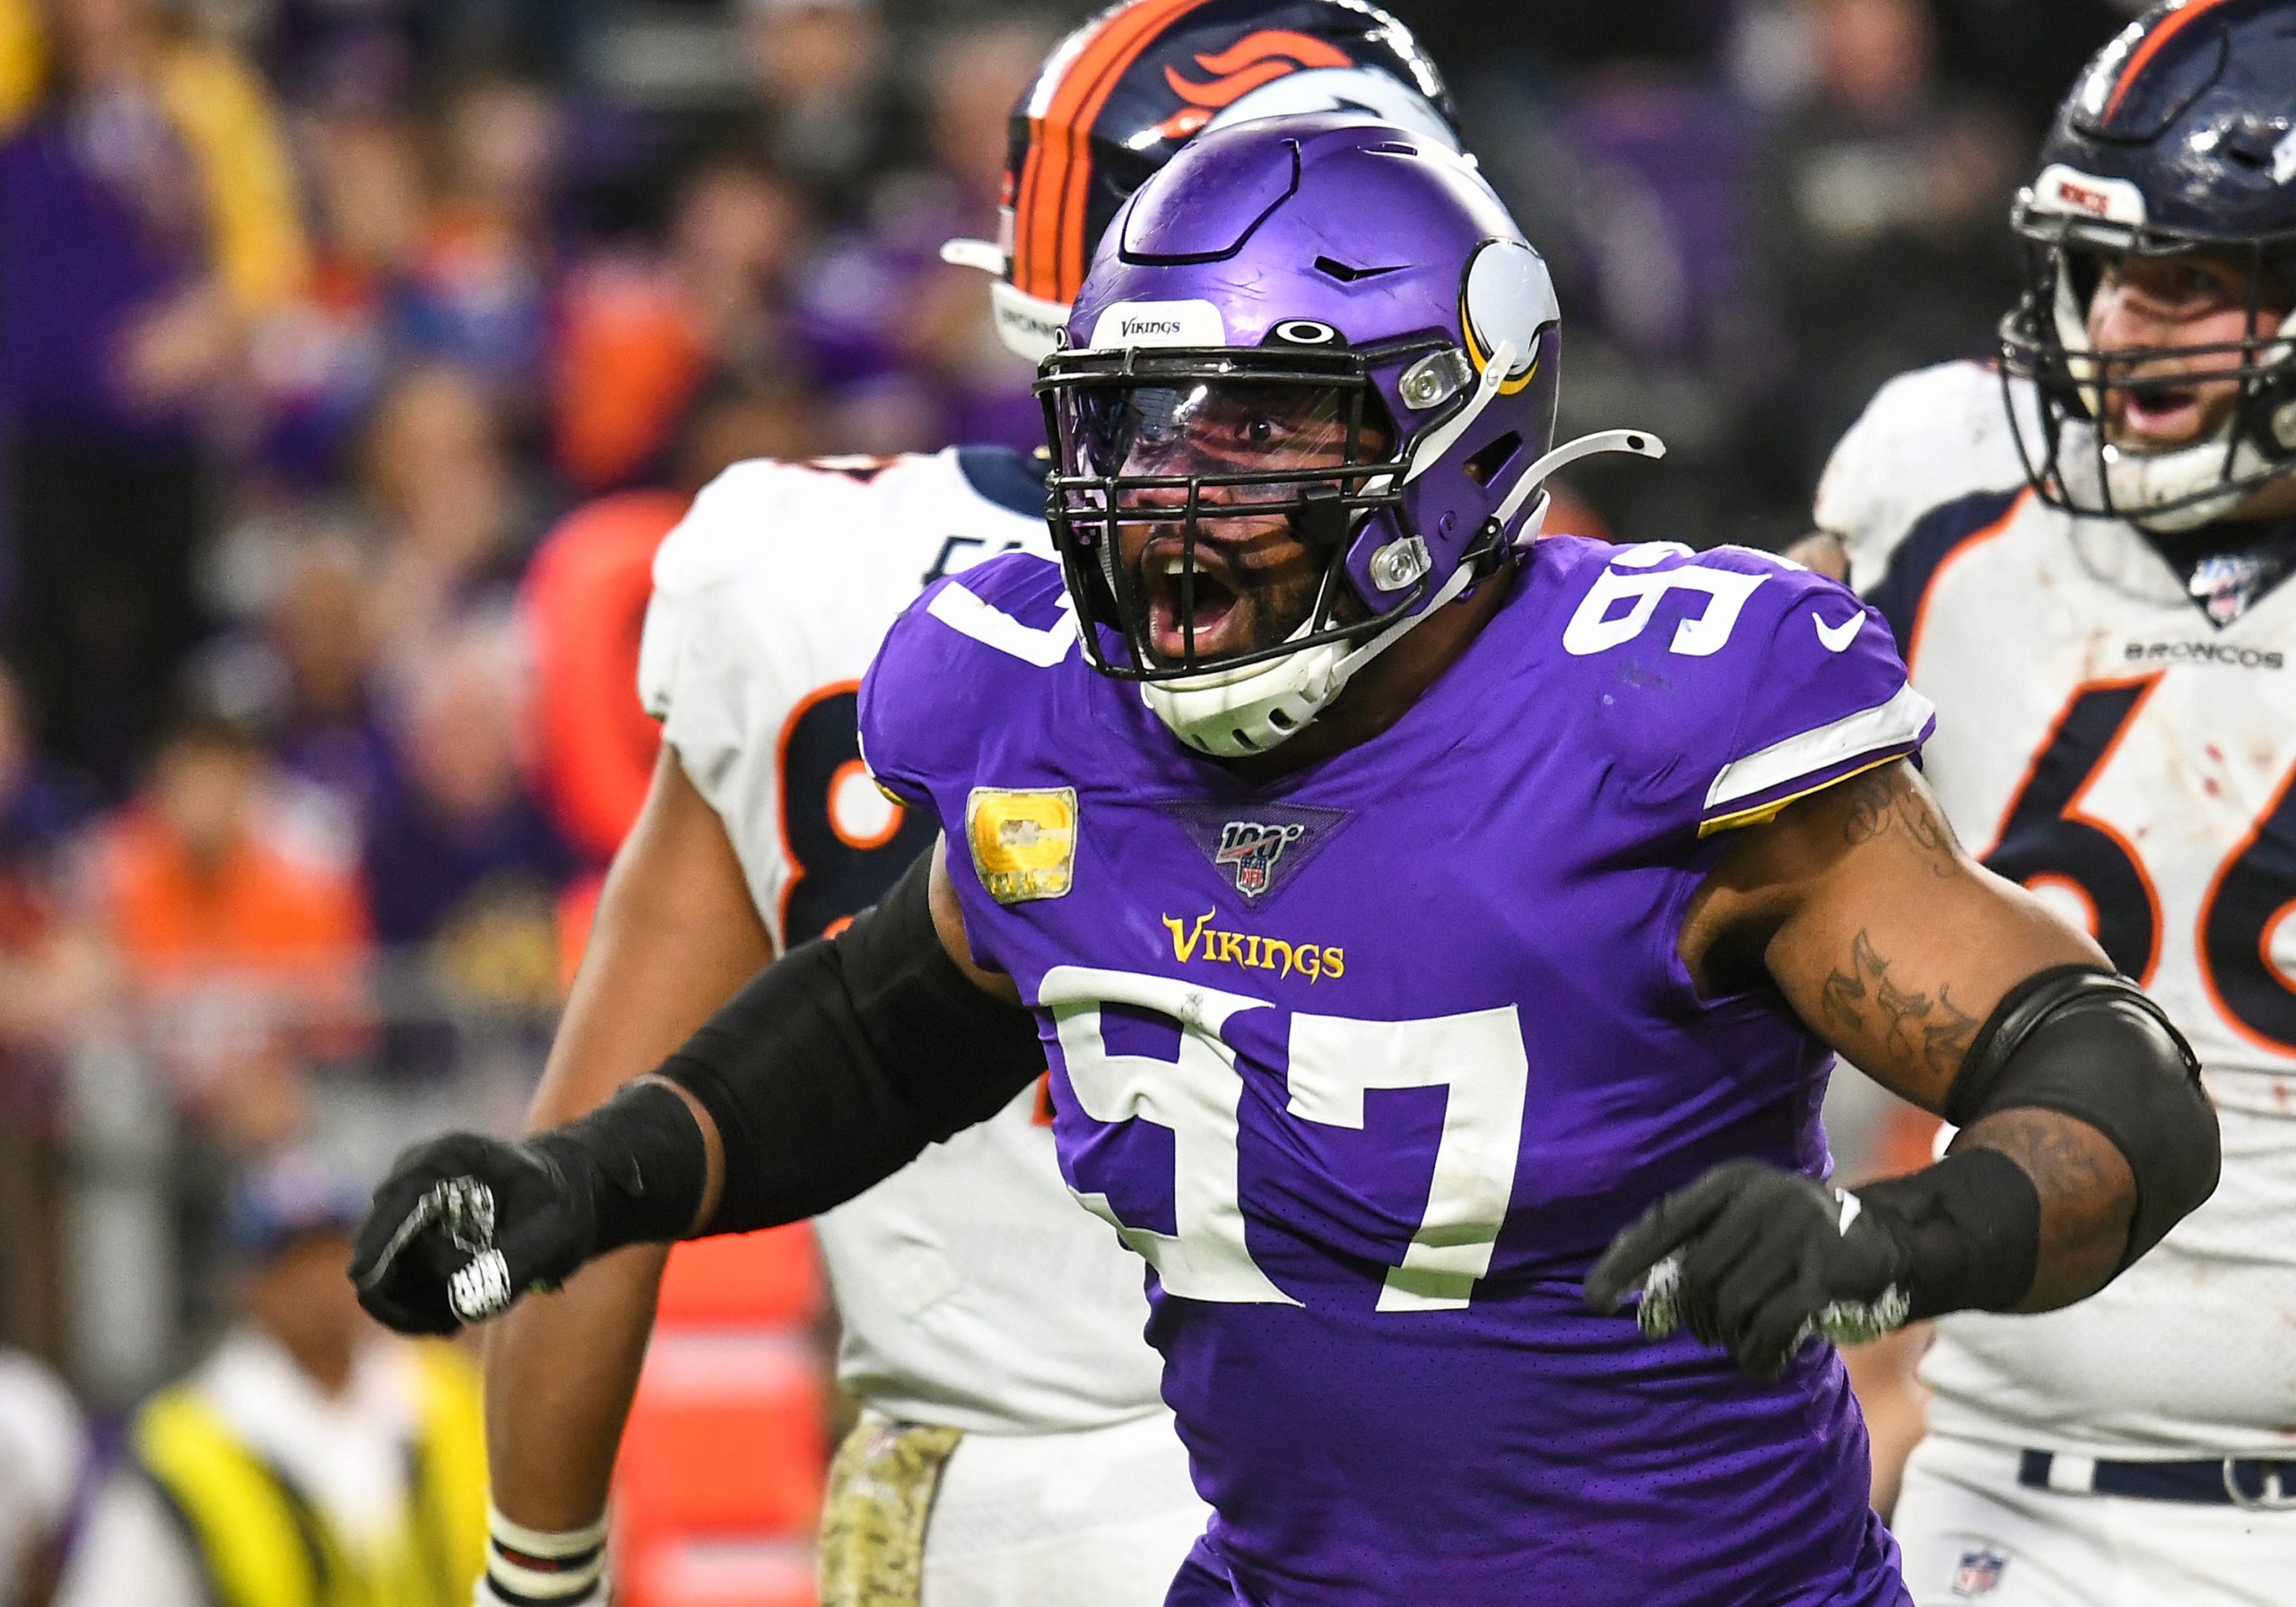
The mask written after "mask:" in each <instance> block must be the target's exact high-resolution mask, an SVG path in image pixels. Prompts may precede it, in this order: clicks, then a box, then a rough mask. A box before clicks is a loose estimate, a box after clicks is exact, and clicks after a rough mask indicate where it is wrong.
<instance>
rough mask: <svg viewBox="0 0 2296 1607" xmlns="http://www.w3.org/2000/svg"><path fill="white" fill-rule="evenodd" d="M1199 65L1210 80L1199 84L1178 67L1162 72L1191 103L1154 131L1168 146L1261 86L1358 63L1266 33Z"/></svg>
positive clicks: (1277, 31) (1338, 52)
mask: <svg viewBox="0 0 2296 1607" xmlns="http://www.w3.org/2000/svg"><path fill="white" fill-rule="evenodd" d="M1353 65H1355V59H1354V57H1352V56H1349V55H1348V54H1347V52H1346V51H1344V50H1342V49H1341V48H1339V47H1338V46H1336V45H1335V44H1333V43H1331V42H1330V41H1329V40H1328V39H1317V38H1314V37H1313V36H1312V35H1309V34H1305V33H1294V32H1292V31H1291V30H1289V29H1283V28H1263V29H1261V30H1259V31H1257V33H1248V34H1246V35H1245V36H1244V37H1243V38H1242V39H1238V40H1237V41H1236V42H1235V43H1234V44H1232V45H1231V46H1229V47H1228V48H1226V49H1225V50H1217V51H1213V52H1211V53H1210V54H1204V53H1198V55H1197V56H1196V66H1197V67H1199V68H1200V69H1202V70H1203V71H1204V72H1206V73H1209V74H1212V76H1211V77H1210V78H1208V79H1206V80H1205V81H1203V82H1201V83H1199V82H1197V81H1196V80H1195V79H1193V78H1190V77H1188V76H1187V75H1186V74H1183V73H1182V72H1181V71H1180V70H1179V69H1178V67H1166V68H1165V69H1164V82H1165V83H1167V84H1169V85H1170V86H1171V91H1172V93H1174V94H1175V95H1178V97H1179V98H1180V99H1181V100H1184V101H1186V102H1187V105H1185V106H1183V107H1181V108H1180V109H1179V110H1178V111H1176V112H1174V113H1173V114H1172V115H1171V116H1170V117H1166V118H1165V119H1164V120H1163V121H1162V122H1161V123H1159V124H1157V125H1156V132H1157V133H1158V134H1161V135H1163V136H1164V137H1165V138H1166V139H1168V140H1184V139H1186V138H1187V136H1188V135H1192V134H1194V133H1196V131H1197V130H1199V129H1201V128H1202V127H1203V126H1205V124H1206V123H1209V122H1210V121H1212V119H1213V117H1215V116H1217V115H1218V114H1219V113H1220V112H1222V110H1224V109H1227V108H1228V107H1231V106H1233V105H1234V104H1235V103H1236V102H1237V101H1239V100H1242V99H1243V98H1244V97H1245V96H1246V95H1248V94H1250V93H1251V92H1252V91H1254V90H1256V89H1258V88H1259V87H1260V86H1261V85H1263V84H1268V83H1274V82H1275V81H1276V80H1277V79H1279V78H1283V77H1286V76H1289V75H1290V74H1293V73H1296V72H1299V71H1300V69H1301V68H1303V67H1352V66H1353Z"/></svg>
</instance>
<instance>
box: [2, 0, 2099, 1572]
mask: <svg viewBox="0 0 2296 1607" xmlns="http://www.w3.org/2000/svg"><path fill="white" fill-rule="evenodd" d="M1086 9H1087V8H1086V7H1085V6H1083V5H1081V4H1067V5H1048V4H1035V3H1033V0H1026V3H1019V0H995V3H992V0H0V1345H4V1346H11V1347H15V1348H17V1349H19V1350H21V1351H27V1352H30V1354H31V1355H34V1356H38V1357H41V1358H45V1359H47V1361H48V1362H49V1363H51V1364H53V1366H54V1367H55V1368H57V1369H59V1370H60V1371H61V1372H62V1374H63V1375H64V1377H66V1378H67V1379H68V1380H69V1381H70V1384H71V1385H72V1387H73V1388H74V1391H75V1392H76V1394H77V1396H78V1398H79V1400H80V1401H81V1402H82V1403H83V1404H84V1405H86V1406H87V1407H89V1408H90V1409H91V1410H92V1411H93V1412H94V1413H95V1414H96V1418H97V1420H99V1421H105V1420H110V1417H109V1416H108V1414H117V1412H119V1411H120V1410H121V1409H122V1408H124V1407H126V1405H127V1404H129V1403H132V1402H133V1401H135V1399H137V1398H138V1397H139V1396H140V1395H141V1394H143V1392H145V1391H147V1390H148V1389H149V1388H151V1387H152V1385H155V1384H157V1383H159V1382H160V1381H161V1380H163V1379H164V1378H166V1377H169V1376H170V1375H171V1374H172V1373H174V1372H175V1371H176V1370H178V1368H181V1367H182V1366H183V1365H185V1364H186V1363H187V1360H188V1359H191V1358H192V1357H194V1356H196V1354H198V1353H199V1351H200V1349H201V1347H202V1346H203V1345H204V1343H206V1342H208V1341H209V1340H210V1339H211V1338H212V1336H213V1333H215V1332H216V1330H217V1328H218V1326H219V1325H221V1324H222V1322H224V1321H225V1320H226V1318H227V1316H228V1310H229V1307H230V1304H231V1300H232V1299H233V1297H232V1295H231V1293H230V1291H231V1290H235V1289H239V1288H240V1287H241V1284H240V1283H239V1282H235V1281H234V1278H235V1276H236V1274H235V1273H234V1264H233V1262H232V1260H231V1258H230V1251H229V1249H228V1248H227V1246H228V1245H229V1243H230V1234H229V1233H228V1232H227V1231H225V1230H224V1229H226V1228H227V1227H228V1223H227V1222H226V1220H225V1218H226V1216H227V1214H228V1213H227V1212H226V1211H225V1208H224V1203H225V1202H226V1200H227V1199H228V1198H229V1197H230V1181H231V1179H232V1178H233V1177H234V1176H236V1175H237V1174H238V1173H239V1172H241V1171H243V1170H244V1169H245V1168H248V1166H249V1165H250V1164H251V1163H252V1162H254V1161H255V1160H257V1159H258V1158H261V1157H265V1156H267V1155H270V1154H272V1153H273V1152H274V1151H277V1150H278V1149H279V1148H280V1147H281V1146H283V1145H291V1144H292V1145H300V1146H304V1147H305V1148H306V1149H309V1151H312V1152H314V1153H317V1154H319V1155H321V1156H324V1157H326V1163H327V1164H329V1165H331V1166H333V1167H335V1168H337V1169H338V1170H339V1171H340V1173H341V1174H342V1176H343V1177H344V1178H346V1179H348V1180H350V1181H352V1182H357V1181H361V1180H363V1179H365V1178H368V1177H371V1176H372V1175H374V1174H375V1173H377V1172H378V1171H379V1169H380V1168H381V1167H382V1165H383V1164H384V1163H385V1162H386V1161H387V1159H388V1157H389V1156H390V1154H391V1153H392V1152H394V1151H396V1148H397V1147H399V1145H400V1144H401V1143H402V1142H405V1141H406V1140H408V1139H410V1138H412V1137H413V1136H415V1135H417V1134H421V1133H423V1132H427V1131H429V1130H431V1129H432V1128H434V1127H436V1126H437V1125H440V1124H441V1123H442V1122H444V1121H445V1120H447V1119H448V1117H449V1116H452V1117H454V1118H456V1119H460V1120H475V1121H479V1122H482V1123H484V1124H487V1125H495V1126H508V1125H511V1124H513V1123H514V1122H515V1121H516V1120H517V1113H518V1111H519V1109H520V1108H521V1106H522V1104H523V1101H524V1099H525V1096H526V1091H527V1090H528V1089H529V1088H530V1087H531V1084H532V1081H533V1080H534V1077H535V1074H536V1072H537V1070H538V1067H539V1065H540V1061H541V1055H542V1053H543V1051H544V1047H546V1045H547V1042H548V1038H549V1032H550V1029H551V1025H552V1016H553V1010H554V1004H555V1001H556V999H557V997H558V992H559V987H560V985H561V976H562V973H563V969H564V964H565V954H566V952H567V951H568V949H569V946H570V942H569V940H570V938H574V937H578V934H579V932H580V931H581V929H582V923H583V921H584V918H585V916H584V911H585V908H586V905H585V902H584V899H585V890H586V889H587V887H588V886H590V885H591V884H592V882H593V881H594V879H595V877H596V873H597V872H598V871H599V869H600V868H601V866H602V865H603V864H604V859H605V857H606V856H608V855H609V854H610V853H611V850H612V847H613V837H614V833H615V830H617V829H618V828H617V825H616V822H617V821H620V820H621V819H622V818H625V813H626V808H627V803H628V800H629V798H630V797H631V796H632V795H633V794H632V791H631V789H632V788H633V787H642V785H643V777H644V774H645V769H646V766H647V762H648V751H649V749H648V744H649V743H650V742H651V737H650V734H649V730H648V727H647V726H646V724H645V722H644V720H643V718H642V717H641V716H639V713H638V711H637V708H636V703H635V698H634V693H632V692H631V691H629V690H628V673H627V672H628V667H629V665H630V664H631V660H632V657H633V656H634V644H635V632H636V627H637V622H638V619H639V614H640V612H641V611H642V607H643V602H644V559H645V554H646V552H648V551H649V550H650V543H651V542H652V541H653V540H654V539H657V538H658V536H659V534H661V532H662V531H663V530H664V529H665V528H666V527H667V525H668V523H669V522H670V521H671V520H673V519H674V517H675V515H676V511H677V509H678V508H679V507H681V506H682V503H683V498H685V497H686V496H689V495H690V494H691V491H693V489H694V488H696V487H697V486H698V485H700V483H701V482H704V481H705V480H707V479H708V478H709V476H710V475H711V474H713V473H715V472H716V471H717V470H718V469H719V468H720V467H722V466H724V465H726V464H727V463H729V462H732V461H734V460H735V459H738V458H741V457H745V456H756V455H770V456H809V455H814V454H819V453H824V452H838V453H891V452H896V451H900V450H906V449H910V448H918V447H935V446H939V445H943V444H945V443H948V442H951V441H953V440H984V439H985V440H994V441H1005V442H1011V443H1013V444H1015V445H1021V446H1027V445H1030V444H1032V443H1033V442H1034V441H1035V440H1036V439H1037V436H1038V430H1039V424H1038V415H1037V413H1036V411H1035V408H1034V405H1033V404H1032V403H1031V401H1030V399H1029V396H1028V392H1027V385H1028V381H1029V378H1030V377H1031V376H1030V373H1029V371H1028V369H1026V367H1025V366H1024V365H1022V364H1019V363H1016V362H1015V361H1014V360H1012V359H1011V358H1009V357H1008V356H1006V355H1005V353H1004V352H1003V351H1002V349H1001V348H1000V347H999V346H998V345H997V344H996V341H995V339H994V337H993V334H992V333H991V331H990V328H989V325H988V321H987V317H986V316H985V315H986V305H987V299H986V293H985V286H984V284H983V282H981V280H980V279H979V277H978V275H977V274H970V273H968V272H966V271H964V270H959V269H952V268H947V267H944V266H943V265H941V264H940V263H939V261H938V260H937V257H936V255H935V253H936V249H937V248H938V246H939V245H940V243H941V242H942V241H943V240H944V239H947V238H949V237H951V236H952V235H974V236H988V237H990V238H993V236H994V231H995V227H996V218H995V208H996V199H997V188H998V178H999V172H1000V168H1001V164H1002V160H1003V155H1004V150H1005V120H1006V117H1007V115H1008V111H1009V109H1010V107H1011V105H1012V102H1013V98H1014V96H1015V94H1016V92H1017V91H1018V90H1019V89H1020V87H1021V86H1022V84H1023V83H1024V82H1025V81H1026V79H1027V78H1028V76H1029V75H1030V74H1031V71H1032V70H1033V68H1034V66H1035V65H1036V64H1037V62H1038V60H1039V57H1040V56H1041V54H1042V53H1043V50H1044V49H1045V48H1046V46H1047V45H1048V43H1049V41H1050V40H1051V39H1054V38H1055V37H1057V35H1058V33H1059V32H1061V31H1063V30H1065V29H1066V28H1068V27H1070V26H1073V25H1074V23H1075V22H1078V21H1079V20H1081V18H1082V15H1083V13H1084V11H1085V10H1086ZM1391 9H1392V10H1394V11H1395V12H1396V13H1398V14H1400V15H1401V16H1402V17H1403V18H1404V20H1405V21H1406V22H1410V23H1411V24H1412V25H1413V27H1414V28H1415V29H1417V30H1418V31H1419V33H1420V36H1421V38H1422V41H1423V42H1424V43H1425V44H1426V45H1427V47H1428V48H1429V49H1430V50H1431V53H1432V54H1433V55H1434V56H1435V57H1436V59H1437V61H1438V62H1439V64H1440V65H1441V66H1442V67H1443V68H1444V70H1445V71H1446V73H1447V74H1448V75H1449V77H1450V81H1451V83H1452V86H1453V88H1454V91H1455V92H1456V94H1457V99H1458V101H1459V104H1460V107H1461V109H1462V112H1463V114H1464V117H1465V124H1466V127H1467V133H1468V137H1469V141H1470V143H1471V144H1472V146H1473V147H1474V149H1475V150H1476V151H1477V152H1480V154H1481V156H1482V159H1483V163H1484V166H1485V169H1486V171H1487V172H1488V173H1489V175H1490V176H1491V178H1492V180H1493V181H1494V183H1495V184H1496V185H1497V186H1498V187H1499V188H1500V191H1501V192H1502V194H1504V195H1506V196H1507V197H1508V198H1509V201H1510V202H1511V203H1512V204H1514V205H1515V207H1516V208H1517V211H1518V215H1519V216H1520V217H1521V218H1522V220H1523V222H1524V223H1525V226H1526V229H1527V230H1529V232H1530V234H1531V236H1532V238H1533V239H1534V240H1535V241H1536V242H1537V243H1538V244H1539V245H1540V247H1541V248H1542V249H1543V250H1544V251H1545V253H1546V254H1547V256H1549V258H1550V260H1551V262H1552V264H1553V265H1554V267H1555V271H1556V275H1557V279H1558V282H1559V284H1560V286H1561V291H1562V295H1563V305H1564V309H1565V319H1566V322H1565V329H1566V335H1565V346H1564V350H1565V353H1566V358H1565V374H1566V379H1567V382H1566V384H1565V386H1564V390H1563V396H1564V401H1563V408H1564V414H1565V417H1564V422H1563V428H1564V430H1565V432H1566V433H1569V432H1571V431H1574V430H1581V429H1587V428H1596V427H1605V426H1612V425H1619V424H1633V425H1639V426H1643V427H1647V428H1650V429H1653V430H1657V431H1658V432H1659V433H1661V434H1662V435H1663V436H1665V439H1666V440H1667V441H1668V443H1669V444H1670V446H1671V447H1672V449H1673V452H1672V456H1670V457H1669V459H1668V461H1667V463H1666V464H1665V465H1664V467H1663V468H1660V469H1657V470H1653V469H1650V468H1648V467H1645V466H1639V465H1626V466H1624V467H1616V468H1612V467H1605V468H1602V469H1599V470H1596V469H1591V468H1590V469H1588V470H1587V473H1586V474H1585V477H1584V478H1583V479H1581V480H1580V481H1578V483H1577V484H1576V485H1575V487H1574V488H1573V489H1574V490H1575V491H1576V492H1577V499H1576V506H1575V507H1574V509H1573V515H1572V517H1573V521H1574V522H1575V523H1577V524H1578V526H1580V527H1582V528H1585V529H1587V530H1589V531H1592V532H1596V533H1608V534H1613V535H1616V536H1618V537H1621V538H1623V539H1648V538H1667V539H1676V540H1683V541H1688V542H1691V543H1696V544H1700V545H1704V544H1710V543H1715V542H1718V541H1725V540H1729V541H1739V542H1748V543H1755V544H1763V545H1776V544H1779V543H1782V542H1784V541H1786V540H1789V539H1791V538H1792V537H1793V536H1795V535H1796V534H1800V533H1801V531H1802V529H1803V526H1804V520H1805V514H1806V508H1807V506H1808V499H1809V493H1810V490H1811V487H1812V485H1813V482H1814V480H1815V478H1816V475H1817V473H1818V471H1819V469H1820V467H1821V466H1822V462H1823V459H1824V456H1825V453H1826V451H1827V449H1828V448H1829V447H1830V446H1831V442H1832V441H1833V440H1834V439H1835V438H1836V437H1837V436H1838V435H1839V432H1840V431H1841V430H1842V429H1843V428H1844V427H1846V426H1847V424H1848V422H1849V421H1850V420H1851V419H1852V418H1853V417H1854V416H1855V415H1856V413H1857V411H1858V410H1859V408H1860V407H1861V406H1862V405H1863V404H1864V402H1865V398H1866V397H1867V396H1868V395H1870V394H1871V392H1872V391H1873V389H1874V387H1876V386H1877V385H1878V384H1879V383H1880V382H1881V381H1882V380H1883V379H1884V378H1887V377H1889V376H1890V375H1891V374H1892V373H1894V372H1897V371H1899V370H1900V369H1905V368H1909V367H1912V366H1916V365H1918V364H1922V363H1926V362H1929V361H1933V360H1942V359H1945V358H1950V357H1955V356H1964V355H1981V354H1984V353H1985V352H1987V351H1988V350H1989V348H1990V343H1991V334H1992V329H1993V326H1994V325H1995V323H1996V320H1997V318H1998V317H1999V315H2000V314H2001V312H2002V311H2003V310H2004V309H2005V308H2006V307H2007V306H2008V304H2009V302H2010V300H2012V297H2013V293H2014V276H2015V257H2014V253H2013V246H2012V242H2011V239H2010V235H2009V231H2008V229H2007V227H2006V208H2007V204H2008V200H2009V197H2010V195H2011V193H2012V191H2013V188H2014V187H2015V185H2016V183H2017V182H2018V181H2019V179H2020V178H2022V176H2023V173H2024V169H2025V168H2026V166H2027V163H2028V161H2029V159H2030V156H2031V152H2032V151H2033V149H2034V148H2035V144H2036V142H2037V140H2038V138H2039V134H2040V132H2041V129H2042V127H2043V126H2044V123H2045V121H2046V118H2047V116H2048V111H2049V109H2050V108H2051V106H2052V105H2053V103H2054V101H2055V100H2056V98H2057V95H2058V94H2059V93H2060V92H2061V91H2062V90H2063V88H2064V86H2065V85H2066V83H2069V82H2070V80H2071V77H2072V75H2073V74H2074V71H2075V69H2076V67H2077V66H2078V65H2079V63H2080V62H2081V60H2082V59H2083V57H2084V56H2086V55H2087V54H2089V53H2090V52H2091V51H2092V50H2093V49H2094V48H2096V46H2097V45H2098V44H2099V43H2100V41H2101V40H2102V39H2104V38H2105V37H2106V36H2107V35H2108V34H2109V32H2110V31H2111V30H2114V29H2115V28H2117V27H2118V26H2119V25H2120V23H2121V22H2123V21H2124V20H2125V19H2126V15H2127V14H2128V13H2129V12H2131V11H2133V10H2134V9H2135V7H2134V6H2133V5H2124V4H2117V3H2115V0H1644V3H1643V4H1637V5H1621V4H1616V0H1535V3H1532V4H1525V3H1523V0H1416V3H1414V0H1391ZM835 537H836V533H833V532H824V533H823V539H835ZM1868 1125H1870V1124H1867V1123H1865V1122H1863V1121H1862V1120H1861V1118H1860V1117H1859V1116H1857V1115H1856V1114H1855V1113H1854V1112H1853V1113H1848V1116H1847V1118H1846V1122H1845V1125H1844V1131H1843V1132H1842V1133H1840V1134H1839V1137H1840V1138H1841V1139H1842V1140H1843V1142H1844V1147H1845V1148H1847V1149H1848V1150H1849V1151H1851V1152H1852V1153H1853V1154H1855V1153H1856V1152H1857V1146H1858V1145H1859V1144H1860V1143H1861V1142H1865V1141H1866V1136H1867V1135H1866V1133H1865V1129H1866V1127H1867V1126H1868ZM9 1420H10V1419H8V1418H7V1416H6V1414H5V1413H0V1438H4V1437H5V1434H6V1433H7V1431H8V1430H7V1427H6V1425H7V1422H8V1421H9ZM9 1465H12V1456H11V1453H10V1452H9V1450H8V1449H7V1448H6V1447H5V1446H0V1468H5V1467H7V1466H9ZM23 1465H27V1466H29V1465H30V1464H28V1463H27V1464H23ZM5 1482H6V1481H5V1479H4V1477H0V1485H4V1484H5ZM6 1504H7V1503H6V1500H5V1498H4V1492H0V1507H4V1506H5V1505H6ZM5 1550H6V1547H5V1545H4V1543H0V1557H4V1552H5ZM8 1590H9V1585H8V1583H7V1582H6V1581H5V1580H4V1579H0V1602H4V1601H5V1598H6V1596H7V1594H8Z"/></svg>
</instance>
